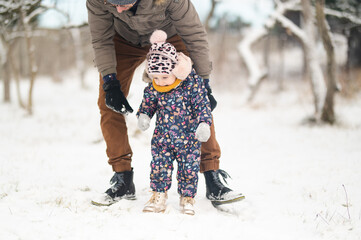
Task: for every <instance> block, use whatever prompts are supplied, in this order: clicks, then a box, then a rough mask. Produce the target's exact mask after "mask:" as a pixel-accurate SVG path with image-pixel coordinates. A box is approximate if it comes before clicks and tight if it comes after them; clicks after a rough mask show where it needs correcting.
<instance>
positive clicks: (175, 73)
mask: <svg viewBox="0 0 361 240" xmlns="http://www.w3.org/2000/svg"><path fill="white" fill-rule="evenodd" d="M166 39H167V35H166V33H165V32H164V31H161V30H157V31H155V32H154V33H153V34H152V36H151V38H150V41H151V43H152V45H151V48H150V50H149V53H148V55H147V65H146V72H147V74H148V76H149V77H150V79H151V80H152V82H151V83H149V85H148V86H147V87H146V88H145V89H144V96H143V100H142V103H141V105H140V107H139V110H138V112H137V116H138V126H139V128H140V129H141V130H143V131H145V130H146V129H148V128H149V123H150V119H151V118H152V117H153V115H154V114H156V126H155V129H154V134H153V137H152V141H151V153H152V161H151V164H150V166H151V173H150V187H151V189H152V192H153V194H152V197H151V198H150V200H149V201H148V202H147V204H146V206H145V207H144V209H143V212H164V211H165V209H166V200H167V198H168V197H167V191H168V190H169V189H170V187H171V183H172V172H173V161H174V160H176V161H177V163H178V170H177V180H178V193H179V195H180V206H181V210H182V212H183V213H185V214H189V215H194V197H195V195H196V192H197V185H198V172H199V163H200V150H201V142H206V141H207V140H208V138H209V137H210V126H211V124H212V116H211V109H210V103H209V99H208V97H207V90H206V88H205V86H204V83H203V79H202V78H201V77H199V76H198V75H197V74H196V73H195V71H194V70H192V63H191V60H190V58H189V57H187V56H186V55H184V54H183V53H181V52H179V53H178V52H177V51H176V49H175V47H174V46H173V45H172V44H170V43H167V42H166Z"/></svg>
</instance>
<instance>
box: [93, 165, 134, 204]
mask: <svg viewBox="0 0 361 240" xmlns="http://www.w3.org/2000/svg"><path fill="white" fill-rule="evenodd" d="M133 174H134V172H133V168H132V170H131V171H125V172H116V173H115V174H114V176H113V177H112V178H111V179H110V184H112V185H113V186H112V187H110V188H109V189H108V190H106V191H105V193H104V194H103V195H102V196H101V197H100V198H99V199H98V200H93V201H92V204H93V205H97V206H110V205H112V204H113V203H116V202H118V201H119V200H121V199H128V200H135V186H134V183H133Z"/></svg>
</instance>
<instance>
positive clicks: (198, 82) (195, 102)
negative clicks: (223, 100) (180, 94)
mask: <svg viewBox="0 0 361 240" xmlns="http://www.w3.org/2000/svg"><path fill="white" fill-rule="evenodd" d="M191 76H192V75H191ZM192 77H194V86H193V91H192V106H193V111H194V113H195V114H196V116H197V120H198V122H199V123H201V122H205V123H207V124H208V125H209V126H211V125H212V114H211V104H210V102H209V99H208V96H207V89H206V88H205V86H204V83H203V80H202V79H201V78H200V77H199V76H198V75H196V74H195V75H193V76H192Z"/></svg>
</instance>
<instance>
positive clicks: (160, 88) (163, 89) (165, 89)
mask: <svg viewBox="0 0 361 240" xmlns="http://www.w3.org/2000/svg"><path fill="white" fill-rule="evenodd" d="M181 82H182V80H179V79H178V78H177V79H176V80H175V81H174V83H172V84H171V85H168V86H159V85H157V84H156V83H155V81H154V79H153V87H154V88H155V90H157V91H158V92H169V91H170V90H172V89H173V88H176V87H177V86H178V85H179V84H180V83H181Z"/></svg>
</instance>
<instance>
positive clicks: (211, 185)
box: [204, 169, 244, 205]
mask: <svg viewBox="0 0 361 240" xmlns="http://www.w3.org/2000/svg"><path fill="white" fill-rule="evenodd" d="M219 175H221V176H222V178H223V181H224V182H225V183H227V181H226V179H227V178H228V177H230V176H229V174H228V173H227V172H226V171H224V170H221V169H219V170H215V171H214V170H211V171H207V172H204V177H205V179H206V187H207V192H206V197H207V198H208V199H209V200H211V201H212V203H213V204H214V205H220V204H225V203H232V202H237V201H240V200H242V199H244V196H243V194H242V193H235V192H234V191H233V190H232V189H230V188H228V187H226V186H224V184H223V183H222V182H221V180H220V179H219Z"/></svg>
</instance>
